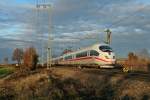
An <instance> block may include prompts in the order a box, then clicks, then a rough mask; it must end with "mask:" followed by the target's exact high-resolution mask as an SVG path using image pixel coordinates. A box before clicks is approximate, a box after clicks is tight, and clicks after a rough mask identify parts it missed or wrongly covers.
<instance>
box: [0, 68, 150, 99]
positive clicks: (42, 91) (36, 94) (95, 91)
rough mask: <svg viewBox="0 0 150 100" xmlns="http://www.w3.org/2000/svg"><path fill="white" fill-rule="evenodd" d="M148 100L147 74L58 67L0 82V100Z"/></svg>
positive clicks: (149, 78) (14, 75) (149, 79)
mask: <svg viewBox="0 0 150 100" xmlns="http://www.w3.org/2000/svg"><path fill="white" fill-rule="evenodd" d="M2 72H3V71H2ZM4 72H7V71H4ZM149 99H150V74H149V73H144V72H132V73H123V72H121V71H120V70H116V69H111V70H108V69H89V68H85V69H82V70H81V69H76V68H71V67H64V68H62V67H58V68H51V69H50V70H46V69H38V70H36V71H26V70H21V71H16V72H15V73H12V74H10V75H9V76H7V77H5V78H2V79H0V100H149Z"/></svg>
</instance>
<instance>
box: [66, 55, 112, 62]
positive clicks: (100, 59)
mask: <svg viewBox="0 0 150 100" xmlns="http://www.w3.org/2000/svg"><path fill="white" fill-rule="evenodd" d="M92 58H93V57H91V56H90V57H80V58H76V59H70V60H65V61H77V60H83V59H92ZM94 59H96V60H99V61H104V62H112V61H107V60H105V59H102V58H98V57H94Z"/></svg>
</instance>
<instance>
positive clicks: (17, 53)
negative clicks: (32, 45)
mask: <svg viewBox="0 0 150 100" xmlns="http://www.w3.org/2000/svg"><path fill="white" fill-rule="evenodd" d="M12 60H13V61H17V63H18V65H20V64H21V61H22V60H23V49H19V48H16V49H15V50H14V52H13V56H12Z"/></svg>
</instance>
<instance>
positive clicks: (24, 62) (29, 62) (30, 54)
mask: <svg viewBox="0 0 150 100" xmlns="http://www.w3.org/2000/svg"><path fill="white" fill-rule="evenodd" d="M38 57H39V56H38V54H37V51H36V49H35V48H34V47H29V48H26V49H25V50H23V49H21V48H16V49H14V51H13V55H12V60H13V61H17V66H19V67H25V68H27V69H30V70H35V69H36V67H37V63H38Z"/></svg>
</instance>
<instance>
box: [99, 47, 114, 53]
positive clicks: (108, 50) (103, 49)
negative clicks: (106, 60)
mask: <svg viewBox="0 0 150 100" xmlns="http://www.w3.org/2000/svg"><path fill="white" fill-rule="evenodd" d="M99 49H100V50H101V51H103V52H112V51H113V50H112V48H111V47H109V46H100V47H99Z"/></svg>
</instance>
